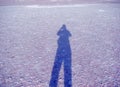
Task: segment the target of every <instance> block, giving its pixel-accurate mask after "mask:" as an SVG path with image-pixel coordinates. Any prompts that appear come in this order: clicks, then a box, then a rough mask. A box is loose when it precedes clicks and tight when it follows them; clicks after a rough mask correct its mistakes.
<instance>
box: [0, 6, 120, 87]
mask: <svg viewBox="0 0 120 87" xmlns="http://www.w3.org/2000/svg"><path fill="white" fill-rule="evenodd" d="M63 24H66V26H67V29H68V30H69V31H70V32H71V34H72V37H71V38H70V39H69V41H70V45H71V50H72V82H70V83H72V86H73V87H120V39H119V37H120V25H119V24H120V5H119V4H94V5H92V4H91V5H88V4H84V5H77V6H70V7H69V6H62V7H60V6H59V7H57V6H54V7H51V8H48V7H45V6H44V7H40V8H39V7H37V8H35V7H33V8H32V7H30V8H29V7H26V6H20V7H19V6H15V7H12V6H0V87H48V86H49V83H50V78H51V73H52V67H53V64H54V59H55V55H56V49H57V47H58V44H57V40H58V36H57V35H56V33H57V32H58V30H59V29H60V27H61V26H62V25H63ZM63 76H64V68H63V64H62V68H61V71H60V74H59V81H58V87H64V86H63V85H64V77H63Z"/></svg>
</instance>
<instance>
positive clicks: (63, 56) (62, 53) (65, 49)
mask: <svg viewBox="0 0 120 87" xmlns="http://www.w3.org/2000/svg"><path fill="white" fill-rule="evenodd" d="M57 35H58V36H59V39H58V41H57V43H58V48H57V52H56V56H55V61H54V66H53V70H52V74H51V79H50V83H49V87H57V85H58V78H59V73H60V69H61V65H62V63H63V66H64V87H72V69H71V61H72V59H71V55H72V53H71V47H70V43H69V37H70V36H72V35H71V33H70V32H69V31H68V30H67V29H66V25H63V26H62V27H61V28H60V30H59V31H58V33H57Z"/></svg>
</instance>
